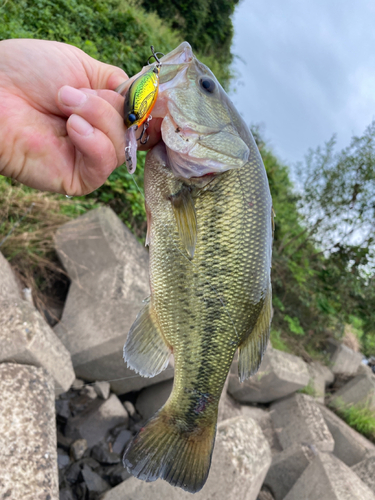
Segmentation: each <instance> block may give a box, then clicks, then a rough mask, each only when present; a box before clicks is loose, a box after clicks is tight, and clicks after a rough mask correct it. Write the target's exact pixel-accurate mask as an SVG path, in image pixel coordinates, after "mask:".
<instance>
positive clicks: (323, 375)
mask: <svg viewBox="0 0 375 500" xmlns="http://www.w3.org/2000/svg"><path fill="white" fill-rule="evenodd" d="M307 368H308V370H309V373H310V381H309V386H310V387H311V388H312V390H313V391H314V397H315V399H316V400H317V401H319V402H321V403H324V397H325V389H326V386H327V385H330V384H332V383H333V381H334V379H335V376H334V374H333V373H332V372H331V370H330V369H329V368H327V367H326V366H323V365H321V364H319V363H311V364H308V365H307Z"/></svg>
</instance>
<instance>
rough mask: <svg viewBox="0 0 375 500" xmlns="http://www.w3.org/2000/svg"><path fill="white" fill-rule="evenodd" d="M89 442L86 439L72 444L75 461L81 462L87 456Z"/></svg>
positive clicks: (71, 448)
mask: <svg viewBox="0 0 375 500" xmlns="http://www.w3.org/2000/svg"><path fill="white" fill-rule="evenodd" d="M87 448H88V446H87V441H86V439H77V440H76V441H74V443H72V445H71V447H70V454H71V456H72V457H73V458H74V460H79V459H80V458H82V457H83V455H84V454H85V451H86V450H87Z"/></svg>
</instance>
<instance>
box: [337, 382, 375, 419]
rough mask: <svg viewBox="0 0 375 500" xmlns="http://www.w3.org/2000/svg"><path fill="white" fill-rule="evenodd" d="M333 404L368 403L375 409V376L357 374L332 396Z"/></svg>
mask: <svg viewBox="0 0 375 500" xmlns="http://www.w3.org/2000/svg"><path fill="white" fill-rule="evenodd" d="M329 403H330V405H332V406H337V407H340V406H351V405H368V406H369V407H370V408H371V409H373V410H374V411H375V377H372V376H371V375H370V376H369V375H357V376H356V377H354V378H353V379H352V380H350V381H349V382H347V383H346V384H345V385H344V386H343V387H341V389H339V390H338V391H337V392H335V394H334V395H333V396H332V397H331V398H330V401H329Z"/></svg>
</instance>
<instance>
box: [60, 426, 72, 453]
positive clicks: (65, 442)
mask: <svg viewBox="0 0 375 500" xmlns="http://www.w3.org/2000/svg"><path fill="white" fill-rule="evenodd" d="M72 442H73V440H72V439H70V438H67V437H65V436H64V435H63V434H61V432H60V431H59V430H58V431H57V445H58V446H59V447H60V448H62V449H63V450H65V451H69V450H70V447H71V445H72Z"/></svg>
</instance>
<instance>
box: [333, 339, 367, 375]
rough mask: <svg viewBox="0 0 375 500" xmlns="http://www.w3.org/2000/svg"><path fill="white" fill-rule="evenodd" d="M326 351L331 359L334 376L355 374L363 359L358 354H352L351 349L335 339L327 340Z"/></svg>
mask: <svg viewBox="0 0 375 500" xmlns="http://www.w3.org/2000/svg"><path fill="white" fill-rule="evenodd" d="M327 350H328V352H329V354H330V357H331V360H330V365H331V370H332V372H333V373H334V374H335V375H338V374H344V375H355V374H356V372H357V370H358V367H359V365H360V364H361V361H362V358H363V355H362V354H361V353H360V352H354V351H353V350H352V349H350V348H349V347H347V346H346V345H344V344H341V343H340V342H339V341H337V340H335V339H329V341H328V344H327Z"/></svg>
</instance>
